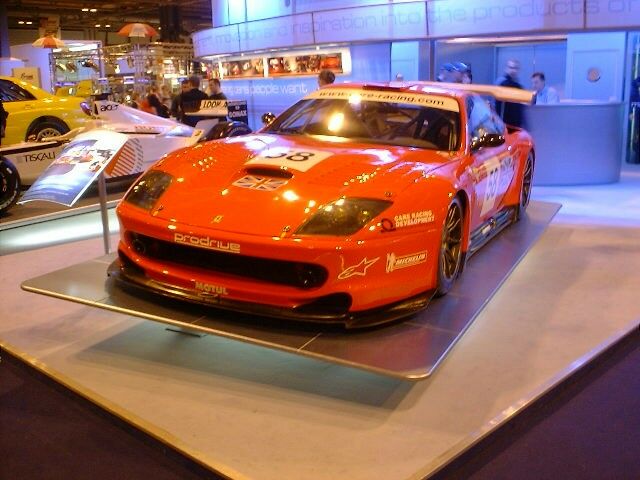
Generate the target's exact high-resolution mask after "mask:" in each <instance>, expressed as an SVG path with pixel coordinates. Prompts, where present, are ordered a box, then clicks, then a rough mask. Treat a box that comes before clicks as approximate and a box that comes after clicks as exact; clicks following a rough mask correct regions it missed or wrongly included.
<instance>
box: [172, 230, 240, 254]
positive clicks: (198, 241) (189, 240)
mask: <svg viewBox="0 0 640 480" xmlns="http://www.w3.org/2000/svg"><path fill="white" fill-rule="evenodd" d="M173 241H174V242H176V243H182V244H183V245H191V246H194V247H200V248H206V249H208V250H217V251H219V252H229V253H240V245H239V244H237V243H232V242H225V241H223V240H216V239H214V238H210V237H198V236H196V235H185V234H183V233H175V234H174V235H173Z"/></svg>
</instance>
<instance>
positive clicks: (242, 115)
mask: <svg viewBox="0 0 640 480" xmlns="http://www.w3.org/2000/svg"><path fill="white" fill-rule="evenodd" d="M193 115H197V116H198V117H227V118H228V119H229V120H232V121H237V122H243V123H246V124H249V116H248V113H247V101H246V100H213V99H208V100H202V101H201V102H200V109H199V110H198V111H197V112H194V113H193Z"/></svg>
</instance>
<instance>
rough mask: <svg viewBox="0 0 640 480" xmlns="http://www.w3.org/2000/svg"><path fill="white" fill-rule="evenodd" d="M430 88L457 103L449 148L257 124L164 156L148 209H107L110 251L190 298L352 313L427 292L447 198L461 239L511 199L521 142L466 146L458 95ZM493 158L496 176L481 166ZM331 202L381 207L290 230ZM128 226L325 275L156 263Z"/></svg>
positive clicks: (521, 138)
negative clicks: (278, 155) (341, 307)
mask: <svg viewBox="0 0 640 480" xmlns="http://www.w3.org/2000/svg"><path fill="white" fill-rule="evenodd" d="M340 88H345V86H344V85H341V86H340ZM347 88H354V89H356V88H360V86H359V85H354V86H347ZM386 88H389V87H386ZM396 90H397V91H405V90H403V89H402V88H398V89H396ZM413 91H415V88H414V89H413ZM434 91H436V93H437V94H438V95H442V96H448V97H449V98H453V99H455V100H456V101H457V102H458V103H459V106H460V116H461V118H462V119H463V120H462V132H461V141H460V148H459V149H458V150H457V151H454V152H444V151H436V150H427V149H421V148H412V147H402V146H392V145H381V144H377V143H357V142H352V141H345V139H343V138H339V137H326V136H302V135H297V136H294V135H276V134H269V133H266V132H261V133H257V134H253V135H248V136H244V137H236V138H228V139H223V140H219V141H214V142H209V143H206V144H200V145H197V146H194V147H190V148H187V149H183V150H180V151H177V152H173V153H171V154H169V155H168V156H167V157H166V158H164V159H162V160H161V161H159V162H158V163H157V164H156V165H155V166H154V167H153V168H152V170H156V171H161V172H165V173H167V174H170V175H171V176H172V177H173V180H172V183H171V186H170V187H169V188H167V189H166V191H165V192H164V193H163V194H162V196H161V198H160V200H159V201H158V202H157V204H156V205H155V206H154V207H153V208H152V209H151V210H144V209H142V208H140V207H138V206H135V205H132V204H130V203H128V202H127V201H126V200H125V201H123V202H121V204H120V205H119V206H118V210H117V213H118V218H119V221H120V227H121V240H120V245H119V250H120V252H121V255H124V256H125V257H126V258H127V259H128V260H129V261H131V262H133V263H135V264H136V265H137V266H138V267H139V268H141V269H142V270H143V271H144V275H146V277H147V278H149V279H151V280H154V281H156V282H158V284H162V285H172V286H176V287H178V288H180V289H183V290H191V291H193V292H194V294H198V291H202V288H203V285H204V286H205V287H206V288H207V291H209V290H211V291H214V292H217V293H216V294H219V295H223V296H225V297H227V298H229V299H232V300H235V301H239V302H248V303H253V304H262V305H270V306H277V307H283V308H296V307H300V306H302V305H305V304H308V303H310V302H313V301H314V300H316V299H320V298H323V297H326V296H328V295H332V294H336V293H340V294H343V293H344V294H347V295H348V296H349V297H350V299H351V305H350V307H349V311H350V312H353V313H357V312H361V311H368V310H371V309H374V308H379V307H384V306H385V305H389V304H392V303H394V302H398V301H401V300H403V299H406V298H409V297H412V296H415V295H418V294H420V293H422V292H426V291H432V290H433V289H435V288H436V283H437V269H438V255H439V251H440V250H439V249H440V241H441V240H440V239H441V232H442V226H443V222H444V217H445V215H446V212H447V209H448V207H449V204H450V202H451V199H452V197H453V196H455V195H460V196H461V197H463V199H464V203H465V222H466V228H465V245H467V242H468V238H469V234H470V232H472V231H473V230H475V229H476V228H478V227H479V226H480V225H482V224H483V222H484V221H486V220H487V219H488V218H490V217H491V216H492V215H493V214H495V213H496V212H498V211H500V210H501V209H503V208H505V207H507V206H510V205H517V204H518V202H519V198H520V197H519V195H520V183H521V182H520V178H521V176H522V172H523V165H524V162H525V160H526V158H527V155H529V152H530V151H531V149H532V147H533V145H532V141H531V139H530V137H529V136H528V134H527V133H526V132H524V131H521V130H515V131H513V132H512V133H508V134H507V135H506V142H505V144H504V145H503V146H501V147H499V148H491V149H488V148H487V149H480V151H478V152H472V151H471V150H470V147H469V139H468V136H469V135H468V132H467V131H466V128H465V120H464V119H465V118H466V111H465V101H464V100H465V95H466V93H464V92H462V93H461V92H456V91H447V90H442V91H440V90H434V89H433V88H430V89H429V92H430V93H432V94H433V92H434ZM280 150H282V151H285V150H286V151H287V152H289V153H290V154H291V155H293V157H292V158H293V159H294V160H291V161H290V162H288V163H287V165H289V167H290V168H280V167H274V165H275V164H276V163H277V162H276V161H275V160H273V159H272V158H271V157H265V158H262V157H263V156H264V155H265V152H274V151H275V152H278V151H280ZM304 152H313V154H314V157H313V158H314V160H312V161H311V162H309V161H308V160H304V159H303V160H300V158H303V157H304V156H305V153H304ZM296 154H301V157H299V158H298V157H296V156H295V155H296ZM291 155H289V156H291ZM272 156H274V155H272ZM287 158H289V157H287ZM496 158H498V162H499V169H498V175H497V177H498V178H497V179H496V178H493V177H492V170H491V168H492V167H491V165H494V164H495V162H496V160H495V159H496ZM505 158H506V160H505ZM318 159H319V160H318ZM296 161H299V164H295V162H296ZM274 162H275V163H274ZM305 162H308V163H305ZM303 170H304V171H303ZM265 172H266V173H265ZM269 172H271V173H269ZM487 189H490V192H491V195H489V196H488V195H487V192H488V191H489V190H487ZM340 198H366V199H380V200H384V201H389V202H392V204H391V206H389V207H388V208H387V209H386V210H384V211H383V212H382V213H381V214H380V215H378V216H377V217H376V218H375V219H373V220H371V221H370V222H368V223H366V224H365V225H364V227H363V228H361V229H360V230H359V231H357V232H356V233H354V234H351V235H348V236H329V235H303V234H297V233H296V231H297V230H298V229H299V228H300V226H301V225H303V224H304V223H305V222H306V221H307V220H309V219H310V218H311V217H312V216H313V215H314V214H315V213H316V212H318V211H319V210H320V209H322V208H325V207H326V205H327V204H329V203H330V202H334V201H336V200H337V199H340ZM488 198H489V199H490V200H491V201H490V202H489V201H488V200H487V199H488ZM138 234H140V235H144V236H146V237H150V238H152V239H157V240H160V241H163V242H166V244H167V245H176V244H180V246H181V248H182V247H183V246H184V248H186V249H189V248H193V249H198V250H208V251H209V250H211V251H213V252H215V253H216V254H217V253H224V254H225V255H227V256H230V257H232V258H235V257H234V256H237V258H240V257H250V258H258V259H270V260H279V261H284V262H291V263H294V264H299V263H306V264H313V265H317V266H320V267H322V268H323V269H324V270H325V271H326V280H325V281H324V282H323V283H322V284H321V285H319V286H314V287H313V288H300V287H298V286H292V285H284V284H278V283H273V282H270V281H268V280H265V279H263V278H261V279H257V278H251V276H250V275H246V276H245V275H238V274H229V273H222V272H219V271H215V268H213V269H212V268H209V267H208V266H207V265H187V264H185V263H184V262H181V261H172V259H171V258H168V259H167V258H164V259H163V260H159V259H158V258H154V257H153V256H151V255H147V254H146V252H143V253H141V252H140V251H139V250H140V249H136V246H135V242H134V239H135V238H137V237H135V235H138ZM465 250H466V249H465Z"/></svg>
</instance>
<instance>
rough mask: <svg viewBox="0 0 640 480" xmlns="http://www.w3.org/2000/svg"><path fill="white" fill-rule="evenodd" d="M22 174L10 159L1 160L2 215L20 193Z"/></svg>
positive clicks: (0, 202) (0, 194)
mask: <svg viewBox="0 0 640 480" xmlns="http://www.w3.org/2000/svg"><path fill="white" fill-rule="evenodd" d="M20 186H21V183H20V174H19V173H18V169H17V168H16V167H15V165H13V163H11V162H10V161H8V160H6V159H4V158H2V159H1V160H0V215H2V214H3V213H4V212H6V211H7V210H9V208H11V207H12V206H13V204H14V203H16V201H17V200H18V195H19V194H20Z"/></svg>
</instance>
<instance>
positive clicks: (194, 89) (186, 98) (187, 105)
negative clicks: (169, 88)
mask: <svg viewBox="0 0 640 480" xmlns="http://www.w3.org/2000/svg"><path fill="white" fill-rule="evenodd" d="M207 98H208V97H207V94H206V93H204V92H203V91H202V90H200V78H199V77H196V76H195V75H193V76H191V77H189V90H188V91H186V92H182V93H181V94H180V110H181V111H182V120H181V121H182V123H185V124H187V125H189V126H190V127H195V126H196V123H198V122H199V121H200V120H202V119H203V117H199V116H197V115H191V114H190V113H195V112H197V111H198V110H200V102H202V100H206V99H207Z"/></svg>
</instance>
